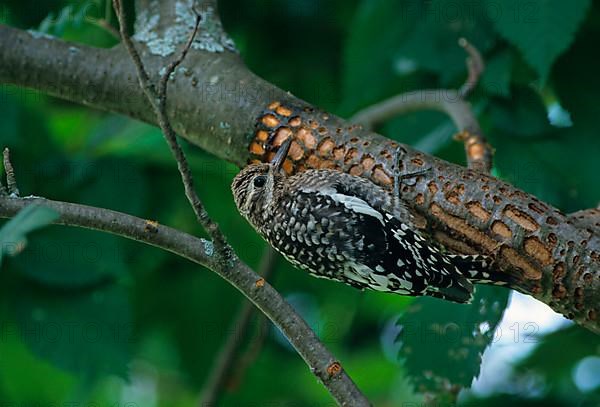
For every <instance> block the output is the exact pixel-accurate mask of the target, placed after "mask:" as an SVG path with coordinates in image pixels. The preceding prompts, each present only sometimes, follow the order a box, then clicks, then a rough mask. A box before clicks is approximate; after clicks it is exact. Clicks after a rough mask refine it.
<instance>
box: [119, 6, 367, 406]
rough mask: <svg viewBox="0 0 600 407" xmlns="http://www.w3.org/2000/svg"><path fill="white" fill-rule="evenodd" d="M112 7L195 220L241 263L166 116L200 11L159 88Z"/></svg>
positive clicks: (355, 393)
mask: <svg viewBox="0 0 600 407" xmlns="http://www.w3.org/2000/svg"><path fill="white" fill-rule="evenodd" d="M113 7H114V9H115V12H116V14H117V18H118V20H119V27H120V34H121V38H122V40H123V43H124V44H125V48H126V49H127V52H128V53H129V56H130V57H131V59H132V61H133V63H134V65H135V67H136V71H137V76H138V80H139V81H140V87H141V88H142V89H143V91H144V94H145V96H146V98H147V100H148V102H149V103H150V105H151V106H152V108H153V110H154V114H155V115H156V117H157V119H158V124H159V126H160V128H161V130H162V132H163V135H164V137H165V140H166V141H167V144H168V145H169V149H170V150H171V153H172V154H173V157H174V158H175V160H176V162H177V168H178V170H179V173H180V174H181V179H182V182H183V185H184V188H185V195H186V197H187V199H188V201H189V202H190V204H191V206H192V209H193V211H194V214H195V215H196V219H197V221H198V222H199V223H200V225H202V227H203V228H204V229H205V230H206V231H207V233H208V234H209V236H210V237H211V238H212V239H213V242H214V245H215V248H216V251H217V254H218V262H219V263H220V264H221V266H225V267H227V265H228V264H231V262H238V263H239V262H240V260H239V258H237V256H236V255H235V254H234V252H233V250H232V249H231V247H230V246H229V244H228V243H227V241H226V239H225V236H224V235H223V234H222V232H221V230H220V229H219V227H218V225H217V224H216V223H215V222H214V221H213V220H212V219H211V218H210V216H209V215H208V213H207V211H206V209H205V208H204V204H203V203H202V201H201V200H200V197H199V196H198V194H197V192H196V190H195V188H194V180H193V177H192V171H191V168H190V166H189V164H188V161H187V158H186V156H185V154H184V152H183V150H182V149H181V146H180V145H179V143H178V141H177V134H176V133H175V130H174V129H173V127H172V126H171V122H170V120H169V118H168V116H167V109H166V106H167V86H168V83H169V80H170V77H171V74H172V73H173V72H174V71H175V69H176V68H177V67H178V66H179V65H180V64H181V63H182V62H183V60H184V59H185V57H186V55H187V54H188V51H189V50H190V47H191V46H192V43H193V41H194V38H195V37H196V33H197V32H198V27H199V24H200V21H201V17H200V14H198V13H197V12H196V11H195V10H194V14H195V15H196V18H195V23H194V27H193V30H192V33H191V35H190V36H189V39H188V40H187V42H186V44H185V46H184V48H183V50H182V52H181V54H180V55H179V57H178V58H176V59H175V60H174V61H172V62H171V63H170V64H169V65H168V66H167V68H166V70H165V73H164V74H162V77H161V78H160V80H159V82H158V87H156V86H155V85H154V83H153V82H152V81H151V79H150V77H149V76H148V73H147V72H146V68H145V67H144V63H143V62H142V59H141V58H140V55H139V54H138V52H137V50H136V48H135V45H134V44H133V42H132V41H131V38H130V37H129V35H128V34H127V28H126V27H127V24H126V21H127V20H126V18H125V10H124V8H123V7H122V4H121V2H120V0H113ZM261 285H264V279H262V281H261V280H257V281H256V282H255V286H256V287H259V288H260V286H261ZM249 312H250V311H248V313H249ZM233 345H235V344H233ZM328 371H329V368H328ZM342 373H343V372H342ZM346 379H347V382H348V383H347V384H348V385H349V386H350V387H353V386H354V383H353V382H352V381H351V380H350V378H349V377H346ZM323 384H324V385H325V386H326V387H327V388H328V389H329V390H330V392H331V394H332V396H334V398H335V399H336V400H337V401H338V402H339V403H340V404H342V405H343V404H345V403H347V402H348V401H350V400H351V401H352V403H358V404H359V405H368V402H367V400H366V398H365V397H364V396H362V394H360V392H359V390H358V389H357V388H356V387H354V388H349V389H346V390H350V392H348V393H340V392H339V390H341V389H336V388H335V387H334V386H330V384H329V382H327V381H323ZM349 397H352V398H349ZM356 397H358V399H356Z"/></svg>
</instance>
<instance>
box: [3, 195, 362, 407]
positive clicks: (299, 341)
mask: <svg viewBox="0 0 600 407" xmlns="http://www.w3.org/2000/svg"><path fill="white" fill-rule="evenodd" d="M32 204H38V205H43V206H46V207H48V208H51V209H53V210H54V211H56V212H57V213H58V214H59V217H58V219H57V220H56V221H54V224H58V225H66V226H78V227H83V228H86V229H93V230H98V231H103V232H108V233H112V234H115V235H118V236H122V237H125V238H127V239H131V240H135V241H138V242H143V243H147V244H150V245H152V246H155V247H158V248H161V249H164V250H167V251H170V252H171V253H174V254H177V255H178V256H181V257H183V258H185V259H188V260H190V261H192V262H194V263H197V264H199V265H201V266H204V267H207V268H209V269H211V270H212V271H214V272H215V273H216V274H218V275H219V276H220V277H221V278H223V279H224V280H225V281H227V282H228V283H229V284H231V285H232V286H234V287H235V288H236V289H237V290H239V291H240V292H241V293H242V294H244V295H245V296H246V298H248V299H249V300H250V301H251V302H252V303H253V304H254V305H255V306H256V307H257V308H259V309H260V310H261V311H262V313H263V314H265V315H266V316H267V317H268V318H269V319H270V320H271V321H272V322H273V324H274V325H275V326H276V327H277V328H278V329H279V330H280V331H281V332H282V333H283V334H284V335H285V337H286V338H287V339H288V340H289V341H290V343H291V344H292V346H293V347H294V348H295V349H296V351H297V352H298V354H300V356H302V358H303V359H304V361H305V362H306V363H307V364H308V366H309V368H310V370H311V372H312V373H313V374H314V375H315V376H316V377H317V378H319V380H320V381H321V382H322V383H323V384H324V385H325V387H326V388H327V390H329V392H330V393H331V395H332V396H333V397H334V398H335V400H336V401H337V402H338V403H339V404H340V405H344V406H351V405H352V406H369V405H370V404H369V402H368V400H367V399H366V398H365V396H364V395H363V394H362V393H361V392H360V390H358V388H357V387H356V385H355V384H354V382H353V381H352V379H350V377H349V376H348V375H347V374H346V372H345V371H344V370H343V369H341V370H340V371H337V370H336V371H335V373H334V374H332V373H331V366H333V365H335V366H339V362H337V361H336V360H335V358H334V357H333V355H332V354H331V353H330V352H329V351H328V350H327V349H326V348H325V346H324V345H323V344H322V343H321V341H320V340H319V338H317V336H316V334H315V333H314V332H313V331H312V330H311V328H310V327H309V326H308V324H307V323H306V322H305V321H304V320H303V319H302V317H300V315H298V313H297V312H296V311H295V310H294V308H292V306H291V305H290V304H288V303H287V302H286V301H285V299H284V298H283V297H282V296H281V295H280V294H279V293H278V292H277V290H275V289H274V288H273V287H272V286H271V285H270V284H269V283H267V282H266V281H265V280H264V279H263V278H262V277H261V276H259V275H258V274H256V273H255V272H254V271H252V269H251V268H250V267H248V266H247V265H246V264H245V263H242V262H241V261H240V260H239V259H237V258H234V259H233V260H232V261H231V262H230V264H227V265H223V264H222V262H220V261H218V259H217V257H216V256H215V255H214V254H213V251H214V250H213V245H212V243H211V242H209V241H207V240H204V239H201V238H197V237H194V236H191V235H188V234H187V233H184V232H181V231H178V230H177V229H173V228H170V227H167V226H163V225H160V224H158V223H156V222H151V221H148V220H144V219H140V218H137V217H135V216H131V215H127V214H124V213H121V212H117V211H113V210H109V209H102V208H95V207H91V206H86V205H79V204H73V203H67V202H60V201H52V200H49V199H45V198H39V197H25V198H11V197H0V218H10V217H13V216H15V215H16V214H17V213H18V212H19V211H20V210H22V209H23V208H25V207H26V206H28V205H32Z"/></svg>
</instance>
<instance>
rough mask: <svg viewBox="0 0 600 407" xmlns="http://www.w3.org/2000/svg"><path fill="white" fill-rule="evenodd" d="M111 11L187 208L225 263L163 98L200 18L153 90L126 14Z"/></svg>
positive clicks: (225, 251) (116, 1)
mask: <svg viewBox="0 0 600 407" xmlns="http://www.w3.org/2000/svg"><path fill="white" fill-rule="evenodd" d="M113 7H114V9H115V13H116V14H117V18H118V20H119V27H120V33H121V38H122V39H123V43H124V44H125V47H126V48H127V51H128V53H129V56H130V57H131V59H132V61H133V63H134V65H135V66H136V71H137V74H138V79H139V82H140V86H141V87H142V89H143V90H144V94H145V95H146V98H147V99H148V102H150V104H151V105H152V108H153V110H154V113H155V115H156V117H157V120H158V124H159V126H160V129H161V130H162V132H163V135H164V137H165V140H166V141H167V144H168V145H169V149H170V150H171V153H172V154H173V157H174V158H175V160H176V162H177V169H178V170H179V173H180V174H181V179H182V182H183V186H184V189H185V195H186V197H187V199H188V201H189V202H190V205H191V206H192V209H193V211H194V214H195V215H196V219H197V221H198V223H200V225H202V227H203V228H204V229H205V230H206V232H207V233H208V235H209V236H210V237H211V238H212V240H213V242H214V244H215V247H216V249H217V250H218V251H219V253H220V254H222V257H223V259H228V258H229V257H231V256H232V253H231V248H230V247H229V245H228V244H227V241H226V239H225V236H223V234H222V233H221V230H220V229H219V227H218V225H217V224H216V223H215V222H213V220H212V219H211V218H210V217H209V216H208V213H207V212H206V209H205V208H204V205H203V204H202V201H201V200H200V197H199V196H198V194H197V193H196V190H195V188H194V179H193V177H192V170H191V169H190V166H189V164H188V161H187V158H186V157H185V154H184V153H183V150H182V149H181V146H180V145H179V143H178V141H177V135H176V133H175V130H174V129H173V127H172V126H171V122H170V121H169V118H168V117H167V111H166V94H167V84H168V81H169V77H170V76H171V74H172V73H173V71H174V70H175V69H176V68H177V66H178V65H179V64H181V62H182V61H183V59H184V58H185V56H186V55H187V53H188V50H189V48H190V46H191V44H192V42H193V41H194V37H195V36H196V33H197V32H198V25H199V24H200V16H199V15H198V14H196V24H195V27H194V30H193V32H192V34H191V35H190V38H189V40H188V42H187V43H186V45H185V47H184V49H183V51H182V52H181V55H180V56H179V58H177V59H176V60H175V61H174V62H172V63H171V64H170V65H169V67H168V69H167V70H166V72H165V74H164V75H163V76H162V78H161V79H160V82H159V87H158V89H157V88H156V86H154V84H153V83H152V81H151V79H150V77H149V76H148V73H147V71H146V69H145V68H144V64H143V62H142V60H141V58H140V55H139V54H138V52H137V50H136V49H135V46H134V44H133V41H132V40H131V37H130V36H129V34H127V31H126V18H125V11H124V9H123V7H122V6H121V1H120V0H113Z"/></svg>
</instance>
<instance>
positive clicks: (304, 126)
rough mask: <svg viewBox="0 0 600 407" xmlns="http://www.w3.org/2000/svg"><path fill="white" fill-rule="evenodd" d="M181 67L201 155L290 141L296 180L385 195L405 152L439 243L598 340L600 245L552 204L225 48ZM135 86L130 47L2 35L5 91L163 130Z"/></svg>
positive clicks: (414, 205)
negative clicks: (387, 131)
mask: <svg viewBox="0 0 600 407" xmlns="http://www.w3.org/2000/svg"><path fill="white" fill-rule="evenodd" d="M161 4H162V3H161ZM187 32H188V33H189V31H187ZM141 57H142V59H143V61H144V65H145V66H146V68H147V69H148V72H149V75H151V76H153V77H154V78H156V77H158V73H159V72H160V70H161V69H163V68H165V67H164V64H165V60H164V58H163V57H161V56H160V55H155V54H153V53H151V52H150V50H149V49H148V47H147V46H146V47H142V53H141ZM183 65H184V67H185V68H186V70H187V72H186V73H185V74H184V73H180V71H181V69H179V70H177V72H176V74H175V77H174V79H173V82H171V84H170V86H169V91H168V98H169V105H168V106H167V110H168V114H169V117H171V118H173V117H175V114H174V113H175V112H177V115H176V120H174V124H175V126H174V127H175V130H176V131H178V132H179V134H181V135H182V136H183V137H185V138H187V139H188V140H190V142H192V143H193V144H196V145H198V146H199V147H201V148H203V149H205V150H206V151H208V152H210V153H213V154H215V155H217V156H219V157H221V158H223V159H226V160H228V161H230V162H233V163H235V164H238V165H244V164H245V163H247V162H248V161H264V160H268V159H269V158H270V157H271V156H272V154H273V153H274V151H275V150H276V148H277V146H278V145H279V144H278V143H281V142H282V141H283V139H285V138H287V137H289V136H290V135H291V136H292V137H294V143H293V144H292V149H291V151H290V156H289V159H288V165H287V166H286V168H287V169H288V170H290V171H292V172H295V171H302V170H305V169H307V168H327V167H329V168H337V169H339V170H340V171H345V172H349V173H352V174H355V175H360V176H363V177H366V178H369V179H371V180H372V181H373V182H376V183H378V184H379V185H381V186H383V187H385V188H390V187H391V185H392V179H393V177H392V175H393V171H394V168H395V163H394V162H393V152H394V151H395V149H396V148H397V147H398V146H400V147H401V148H402V150H403V152H404V154H403V159H402V162H401V163H400V169H401V173H409V172H415V171H419V170H422V169H424V168H430V169H431V171H429V172H428V173H427V174H425V175H423V176H420V177H417V179H415V181H416V182H415V183H414V185H404V186H403V190H402V200H403V202H404V203H405V204H406V205H407V206H408V207H409V208H411V209H412V210H413V211H414V213H415V216H417V217H418V218H419V219H421V220H422V226H423V228H424V229H425V230H427V231H428V232H429V235H430V236H432V238H433V239H434V240H436V241H437V242H438V243H440V244H443V245H445V246H446V247H447V248H449V249H450V250H454V251H456V252H460V253H482V254H486V255H489V256H491V257H492V258H493V259H495V262H494V269H493V270H492V272H496V273H505V274H509V275H510V276H511V277H513V279H514V284H513V285H512V288H514V289H516V290H519V291H521V292H524V293H527V294H530V295H532V296H534V297H535V298H537V299H539V300H540V301H542V302H544V303H545V304H548V305H549V306H550V307H551V308H553V309H554V310H555V311H556V312H559V313H561V314H563V315H565V316H567V317H569V318H571V319H573V320H575V321H576V322H577V323H579V324H581V325H582V326H585V327H587V328H588V329H590V330H593V331H595V332H600V325H599V322H598V321H599V320H598V315H599V314H600V305H599V304H600V238H598V237H597V236H590V234H589V233H588V232H587V231H586V230H585V229H582V228H580V227H578V226H577V225H575V224H573V223H572V222H571V221H570V220H569V218H567V217H566V216H565V215H564V214H562V213H561V212H560V211H559V210H557V209H556V208H554V207H553V206H552V205H550V204H547V203H544V202H541V201H540V200H538V199H537V198H536V197H534V196H532V195H530V194H527V193H525V192H523V191H521V190H519V189H517V188H515V187H513V186H511V185H509V184H507V183H505V182H503V181H501V180H499V179H496V178H493V177H490V176H487V175H482V174H479V173H477V172H474V171H472V170H470V169H465V168H462V167H460V166H457V165H454V164H451V163H448V162H446V161H443V160H440V159H438V158H436V157H432V156H430V155H427V154H424V153H422V152H419V151H416V150H414V149H412V148H411V147H410V146H407V145H402V144H400V145H399V144H398V143H395V142H393V141H391V140H389V139H386V138H384V137H382V136H380V135H377V134H374V133H371V132H369V131H365V130H363V129H361V128H360V126H353V125H350V124H349V123H347V122H345V121H344V120H342V119H340V118H338V117H335V116H333V115H331V114H328V113H326V112H323V111H319V110H317V109H315V108H314V107H312V106H311V105H310V104H308V103H306V102H304V101H301V100H299V99H297V98H295V97H293V96H292V95H290V94H288V93H286V92H284V91H282V90H280V89H278V88H276V87H275V86H273V85H270V84H269V83H267V82H265V81H263V80H262V79H260V78H257V77H256V76H255V75H254V74H252V73H250V72H249V71H248V70H247V69H246V68H245V67H244V66H243V64H242V63H241V61H240V60H239V57H238V56H237V54H235V53H233V52H229V51H228V50H227V49H225V50H224V51H222V52H217V51H207V50H206V49H196V48H192V50H190V53H189V55H188V57H187V58H186V61H185V62H184V63H183ZM134 78H135V68H134V66H133V64H132V63H131V61H129V59H128V57H127V54H126V52H125V51H124V49H123V48H122V47H117V48H114V49H111V50H98V49H94V48H90V47H85V46H81V45H78V44H69V43H67V42H64V41H60V40H58V39H54V38H53V39H49V38H44V37H40V36H39V35H32V34H30V33H28V32H23V31H20V30H16V29H13V28H9V27H6V26H0V83H11V84H15V85H18V86H22V87H30V88H35V89H37V90H39V91H42V92H45V93H50V94H52V95H55V96H59V97H62V98H66V99H68V100H71V101H74V102H78V103H83V104H87V105H91V106H94V107H98V108H102V109H105V110H112V111H116V112H119V113H122V114H125V115H127V116H129V117H133V118H137V119H141V120H144V121H147V122H149V123H156V118H155V117H154V116H153V114H152V111H151V106H149V104H148V102H147V101H146V99H145V97H144V95H143V93H142V91H141V90H140V89H139V86H138V85H137V83H136V81H135V80H134ZM454 92H456V91H454ZM453 105H454V106H459V105H460V104H456V103H455V104H453ZM467 114H468V113H467Z"/></svg>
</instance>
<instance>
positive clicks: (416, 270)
mask: <svg viewBox="0 0 600 407" xmlns="http://www.w3.org/2000/svg"><path fill="white" fill-rule="evenodd" d="M290 145H291V137H290V138H288V139H286V140H285V141H284V142H283V143H282V144H281V146H280V147H279V150H278V151H277V153H276V155H275V156H274V158H273V159H272V160H271V162H267V163H257V164H250V165H247V166H246V167H244V168H243V169H242V170H241V171H240V172H239V173H238V174H237V175H236V176H235V178H234V180H233V182H232V184H231V190H232V194H233V198H234V201H235V204H236V206H237V209H238V211H239V212H240V214H241V215H242V216H243V217H244V218H245V219H246V220H247V221H248V222H249V223H250V224H251V225H252V227H253V228H254V229H255V230H256V231H257V232H258V234H259V235H260V236H262V237H263V238H264V239H265V240H266V241H267V242H268V243H269V244H271V245H272V246H273V248H275V250H277V251H278V252H279V253H281V254H282V255H283V257H285V258H286V259H287V260H288V261H289V262H291V263H292V264H293V265H295V266H296V267H298V268H300V269H303V270H305V271H307V272H308V273H310V274H311V275H313V276H316V277H320V278H326V279H330V280H334V281H338V282H342V283H345V284H347V285H350V286H352V287H355V288H358V289H361V290H364V289H371V290H376V291H382V292H389V293H395V294H400V295H408V296H431V297H435V298H440V299H444V300H448V301H453V302H457V303H468V302H470V301H471V299H472V296H473V290H474V287H473V284H474V283H477V282H483V283H489V282H493V280H492V278H491V276H490V273H489V267H490V260H489V258H488V256H485V255H463V254H452V253H449V252H447V251H446V250H445V249H444V248H443V247H440V246H438V245H437V244H435V243H433V241H432V240H431V239H428V238H427V236H426V235H424V234H423V233H422V232H420V231H419V229H418V228H417V227H416V224H415V219H414V216H413V215H412V213H411V212H410V210H409V208H408V207H407V206H406V205H405V204H404V203H403V202H402V201H401V200H400V199H397V195H396V194H399V191H397V190H396V188H397V187H395V188H394V191H393V193H391V192H390V191H389V190H386V189H384V188H382V187H380V186H379V185H377V184H375V183H374V182H372V181H370V180H368V179H365V178H362V177H359V176H354V175H351V174H347V173H345V172H342V171H339V170H335V169H308V170H305V171H302V172H297V173H295V174H293V175H289V176H288V175H287V174H286V173H285V171H284V170H283V169H282V166H283V162H284V160H285V158H286V156H287V154H288V151H289V148H290ZM408 176H410V174H409V175H408ZM402 177H406V176H402ZM399 179H400V178H399V177H396V178H395V181H396V182H395V185H396V186H397V185H398V180H399Z"/></svg>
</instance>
